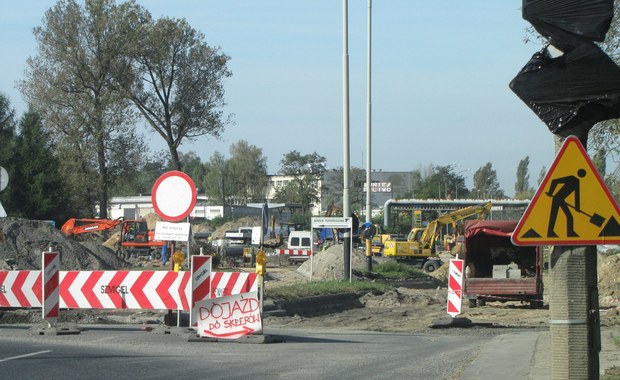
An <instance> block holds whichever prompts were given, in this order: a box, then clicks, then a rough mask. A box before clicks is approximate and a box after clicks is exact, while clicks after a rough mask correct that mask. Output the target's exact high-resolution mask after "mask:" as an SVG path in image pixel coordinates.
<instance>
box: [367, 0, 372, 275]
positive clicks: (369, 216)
mask: <svg viewBox="0 0 620 380" xmlns="http://www.w3.org/2000/svg"><path fill="white" fill-rule="evenodd" d="M367 30H368V33H367V37H366V40H367V43H368V48H367V53H368V56H367V60H368V67H367V85H368V87H367V91H366V97H367V102H366V223H368V224H370V223H372V189H371V186H372V179H371V175H370V174H371V165H372V161H371V148H372V144H371V141H372V139H371V138H372V102H371V95H372V92H371V63H372V60H371V58H372V54H371V48H372V0H368V28H367ZM369 228H370V227H369ZM371 239H372V238H369V239H366V269H367V270H368V272H372V241H371Z"/></svg>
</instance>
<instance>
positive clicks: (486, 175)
mask: <svg viewBox="0 0 620 380" xmlns="http://www.w3.org/2000/svg"><path fill="white" fill-rule="evenodd" d="M472 193H473V195H475V196H476V197H479V198H493V199H500V198H504V197H505V195H504V192H503V191H502V189H500V187H499V182H498V180H497V172H496V171H495V170H494V169H493V164H491V163H490V162H487V163H486V165H484V166H482V167H481V168H479V169H478V170H476V172H475V173H474V188H473V189H472Z"/></svg>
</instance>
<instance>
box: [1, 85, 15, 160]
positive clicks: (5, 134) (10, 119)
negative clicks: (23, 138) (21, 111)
mask: <svg viewBox="0 0 620 380" xmlns="http://www.w3.org/2000/svg"><path fill="white" fill-rule="evenodd" d="M14 138H15V110H14V109H13V108H12V107H11V102H10V101H9V98H7V97H6V95H4V94H2V93H0V141H2V144H0V166H3V165H4V166H6V165H7V163H6V162H7V160H8V159H9V158H10V157H11V153H12V143H13V139H14ZM5 169H6V167H5Z"/></svg>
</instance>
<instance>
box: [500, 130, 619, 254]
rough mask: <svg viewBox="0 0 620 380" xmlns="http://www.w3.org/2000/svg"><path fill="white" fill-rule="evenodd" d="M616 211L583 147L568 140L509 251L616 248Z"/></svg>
mask: <svg viewBox="0 0 620 380" xmlns="http://www.w3.org/2000/svg"><path fill="white" fill-rule="evenodd" d="M619 222H620V209H619V208H618V205H617V204H616V202H615V200H614V199H613V197H612V196H611V193H610V192H609V189H607V186H606V185H605V183H604V182H603V179H602V178H601V176H600V175H599V173H598V171H597V170H596V168H595V167H594V164H593V163H592V161H591V160H590V158H589V157H588V154H587V152H586V150H585V149H584V147H583V145H582V144H581V142H580V141H579V139H577V138H576V137H574V136H570V137H568V138H567V139H566V140H565V141H564V144H563V145H562V148H561V149H560V151H559V152H558V154H557V156H556V158H555V160H554V162H553V164H552V166H551V168H550V169H549V171H548V172H547V174H546V176H545V178H544V179H543V181H542V183H541V184H540V186H539V187H538V190H537V191H536V194H535V195H534V197H533V198H532V201H531V202H530V204H529V206H528V207H527V209H526V210H525V213H524V214H523V217H522V218H521V220H520V221H519V223H518V224H517V227H516V228H515V231H514V233H513V235H512V242H513V243H514V244H515V245H597V244H620V224H619Z"/></svg>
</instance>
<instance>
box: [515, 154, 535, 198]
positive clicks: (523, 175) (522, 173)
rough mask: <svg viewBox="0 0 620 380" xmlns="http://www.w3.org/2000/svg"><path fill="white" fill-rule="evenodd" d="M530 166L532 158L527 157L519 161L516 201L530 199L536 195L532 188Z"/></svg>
mask: <svg viewBox="0 0 620 380" xmlns="http://www.w3.org/2000/svg"><path fill="white" fill-rule="evenodd" d="M529 165H530V156H526V157H525V158H524V159H522V160H521V161H519V165H518V166H517V182H515V198H516V199H530V198H532V196H533V195H534V189H532V188H531V187H530V175H529V173H528V167H529Z"/></svg>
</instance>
